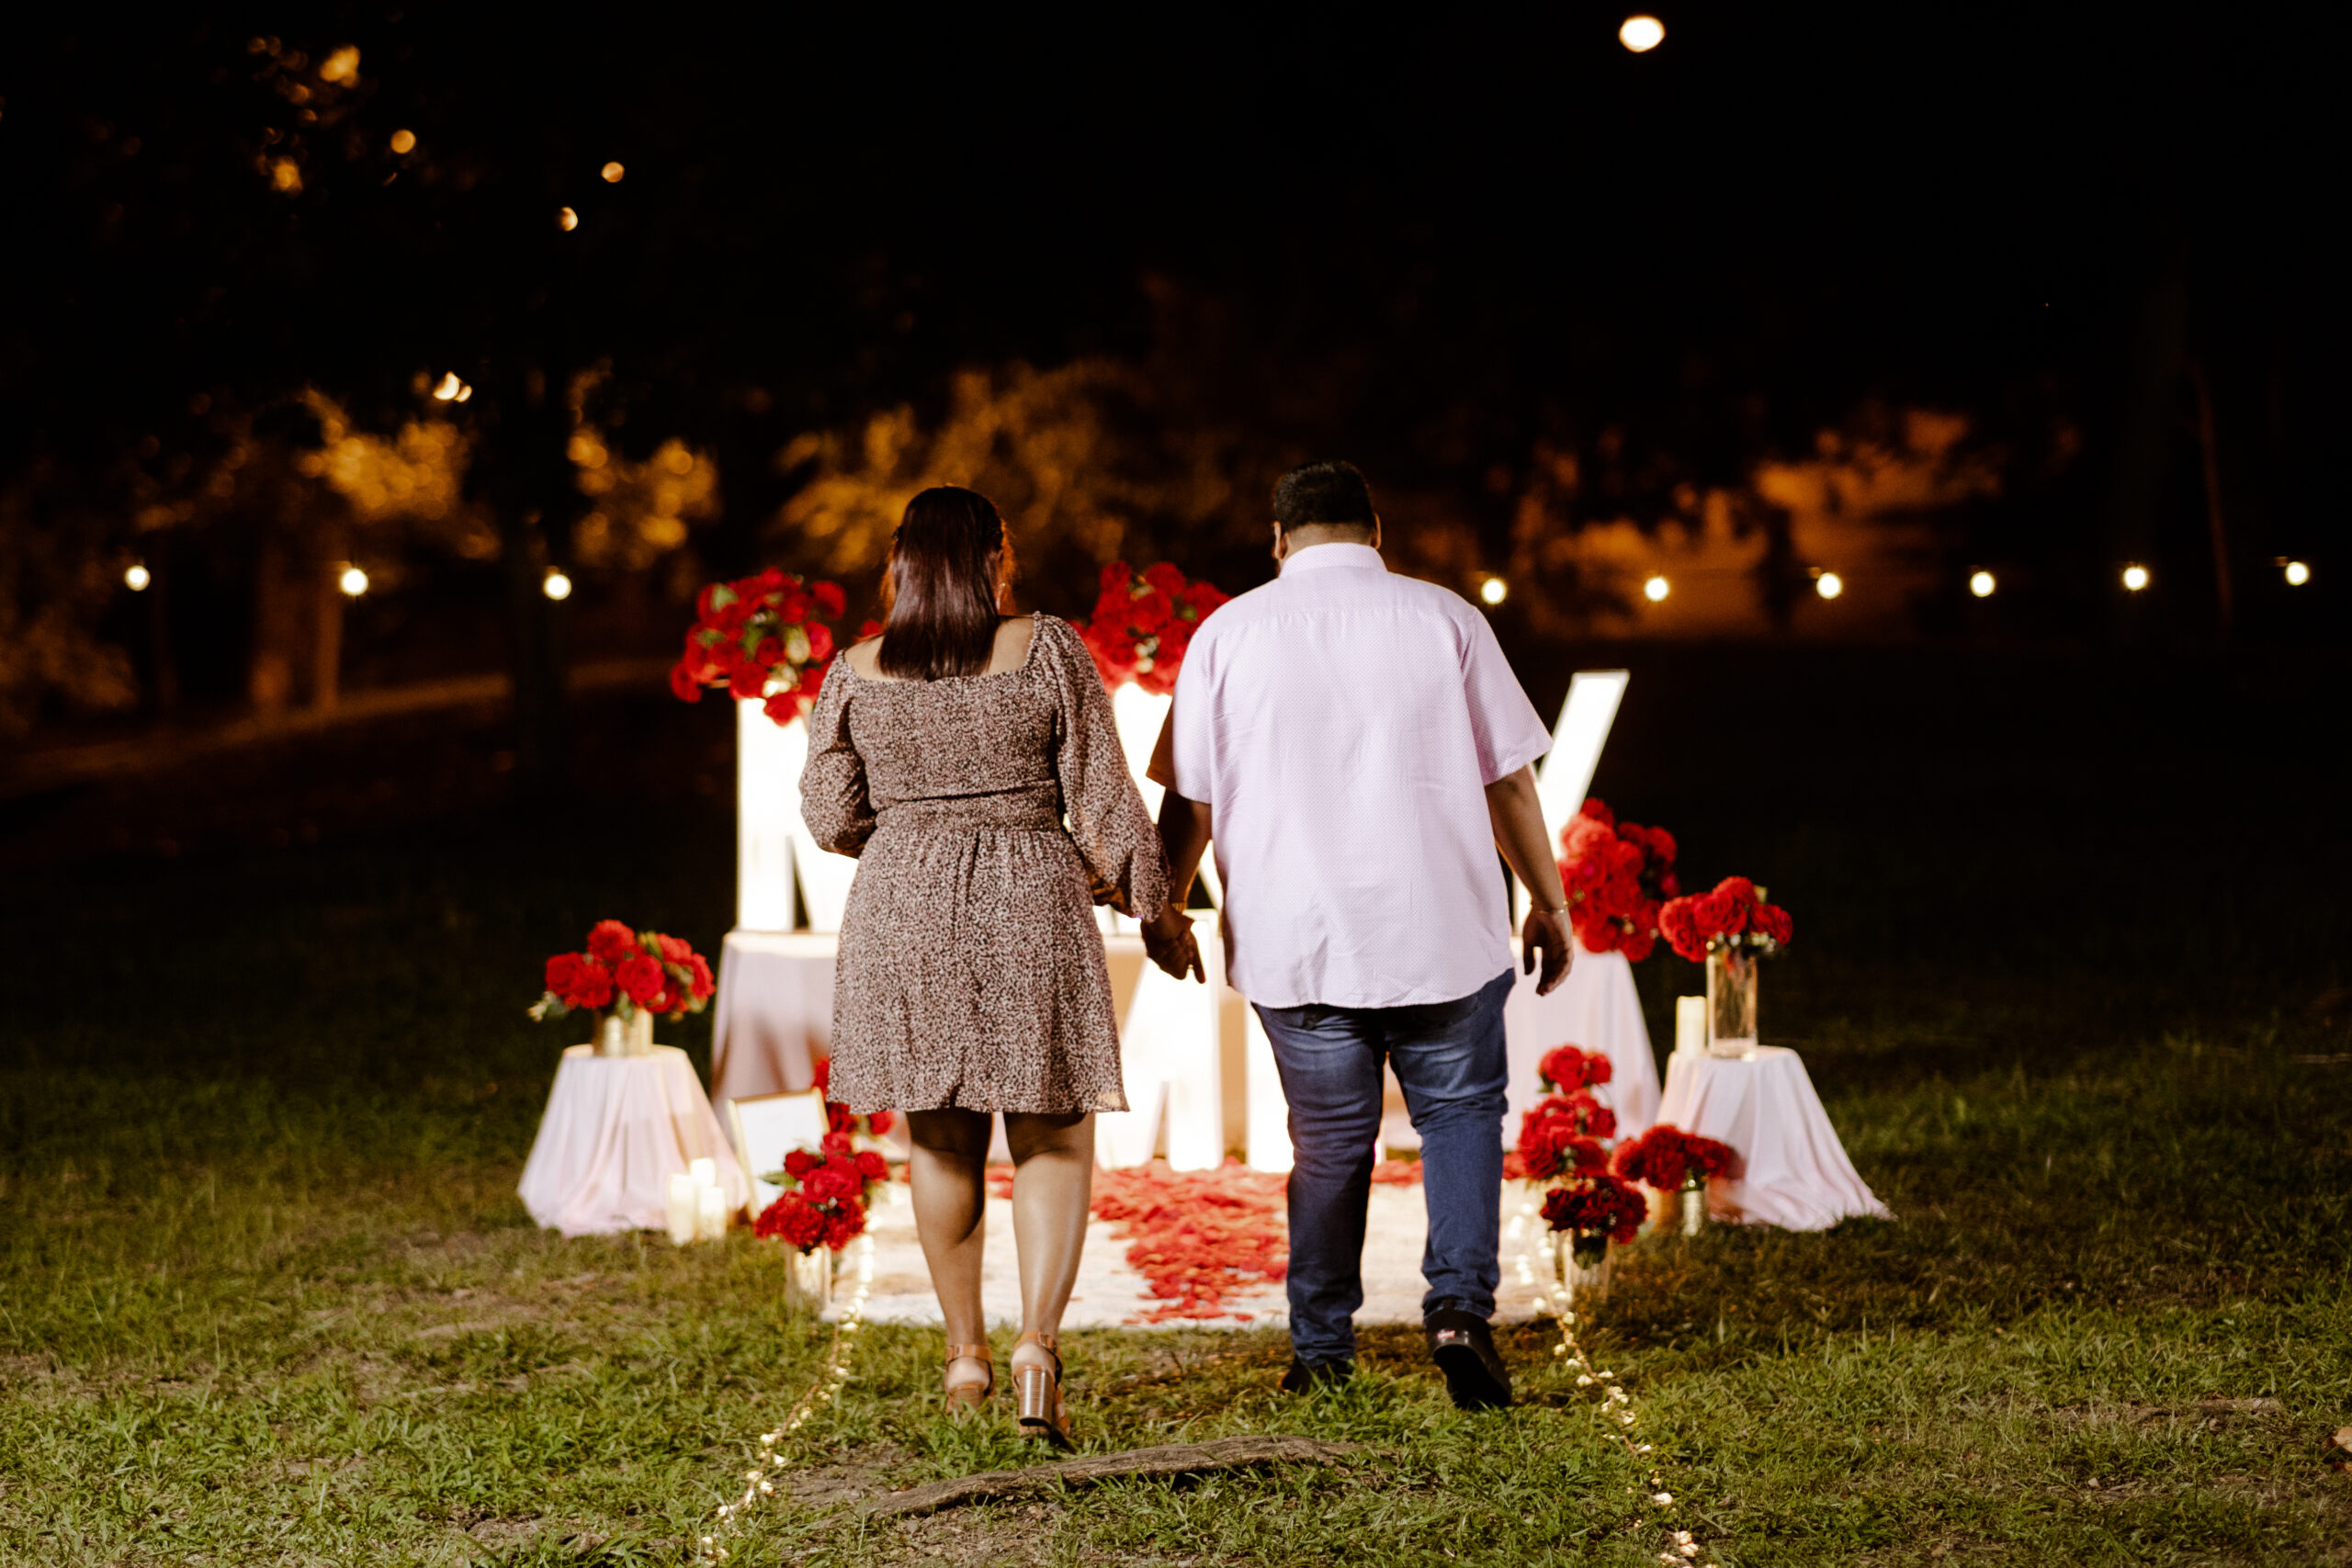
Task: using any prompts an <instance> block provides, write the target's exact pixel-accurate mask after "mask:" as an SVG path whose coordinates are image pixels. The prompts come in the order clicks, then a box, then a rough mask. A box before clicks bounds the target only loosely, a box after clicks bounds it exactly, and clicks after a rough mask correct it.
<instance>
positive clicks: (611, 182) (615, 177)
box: [596, 162, 628, 186]
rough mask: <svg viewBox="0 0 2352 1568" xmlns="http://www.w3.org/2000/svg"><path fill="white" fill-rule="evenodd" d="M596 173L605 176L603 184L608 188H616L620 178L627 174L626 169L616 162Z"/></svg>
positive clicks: (606, 165)
mask: <svg viewBox="0 0 2352 1568" xmlns="http://www.w3.org/2000/svg"><path fill="white" fill-rule="evenodd" d="M596 172H597V173H598V174H600V175H604V176H605V184H606V185H608V186H616V185H618V184H620V183H621V176H622V175H625V174H628V170H627V169H624V168H622V167H621V166H620V164H619V163H618V162H614V163H610V164H605V166H604V167H603V168H601V169H599V170H597V171H596Z"/></svg>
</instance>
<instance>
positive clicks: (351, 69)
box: [319, 43, 359, 82]
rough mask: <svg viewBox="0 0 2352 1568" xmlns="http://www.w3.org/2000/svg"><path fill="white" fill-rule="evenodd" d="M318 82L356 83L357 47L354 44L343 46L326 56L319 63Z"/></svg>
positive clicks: (357, 68)
mask: <svg viewBox="0 0 2352 1568" xmlns="http://www.w3.org/2000/svg"><path fill="white" fill-rule="evenodd" d="M319 80H320V81H322V82H356V81H358V80H359V49H358V46H357V45H356V44H348V43H347V44H345V45H344V46H343V47H342V48H341V49H338V50H336V51H334V53H333V54H330V55H328V56H327V57H326V58H325V59H324V60H322V61H321V62H319Z"/></svg>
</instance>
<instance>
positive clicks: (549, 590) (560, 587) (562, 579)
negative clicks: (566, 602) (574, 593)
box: [539, 566, 571, 599]
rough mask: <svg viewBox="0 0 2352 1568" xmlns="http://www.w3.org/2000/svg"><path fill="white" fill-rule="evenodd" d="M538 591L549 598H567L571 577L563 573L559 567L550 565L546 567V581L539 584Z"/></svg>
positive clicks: (569, 594)
mask: <svg viewBox="0 0 2352 1568" xmlns="http://www.w3.org/2000/svg"><path fill="white" fill-rule="evenodd" d="M539 592H542V593H545V594H546V595H547V596H548V598H550V599H569V598H571V579H570V578H568V577H566V576H564V575H563V569H562V568H561V567H560V566H551V567H549V568H548V578H547V581H545V582H542V583H540V584H539Z"/></svg>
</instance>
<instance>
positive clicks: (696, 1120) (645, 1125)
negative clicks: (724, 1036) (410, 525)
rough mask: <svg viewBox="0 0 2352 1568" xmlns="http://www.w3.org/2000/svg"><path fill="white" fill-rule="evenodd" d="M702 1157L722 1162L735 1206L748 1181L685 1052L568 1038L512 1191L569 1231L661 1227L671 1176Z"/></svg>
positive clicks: (724, 1184)
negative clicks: (599, 1050)
mask: <svg viewBox="0 0 2352 1568" xmlns="http://www.w3.org/2000/svg"><path fill="white" fill-rule="evenodd" d="M704 1157H707V1158H710V1159H712V1160H715V1161H717V1162H718V1185H719V1188H720V1190H722V1191H724V1192H725V1193H726V1194H727V1207H728V1210H729V1213H733V1212H734V1211H736V1210H740V1209H741V1208H742V1207H743V1205H744V1204H745V1203H746V1202H748V1201H750V1199H751V1195H752V1194H751V1188H750V1186H749V1184H748V1183H747V1182H746V1181H745V1179H744V1177H743V1172H742V1169H741V1167H740V1166H739V1165H738V1164H737V1163H736V1159H735V1155H734V1151H733V1150H732V1149H731V1148H730V1147H729V1145H728V1140H727V1137H726V1135H725V1134H724V1133H722V1132H721V1131H720V1129H719V1125H718V1117H717V1116H716V1115H714V1114H713V1113H712V1111H711V1109H710V1100H708V1099H707V1097H706V1096H705V1095H704V1094H703V1091H702V1080H701V1079H699V1078H697V1077H695V1069H694V1064H693V1063H692V1062H690V1061H688V1060H687V1059H686V1054H685V1053H684V1051H681V1050H679V1049H678V1048H677V1047H676V1046H674V1045H656V1046H655V1047H654V1048H653V1052H652V1054H651V1055H646V1056H599V1055H596V1052H595V1048H594V1046H589V1045H574V1046H572V1047H571V1049H570V1050H568V1051H566V1052H565V1053H564V1054H563V1065H562V1066H560V1067H558V1068H557V1069H556V1075H555V1087H554V1088H553V1089H550V1090H549V1091H548V1108H547V1113H546V1115H545V1116H543V1117H542V1118H541V1119H540V1122H539V1135H538V1137H537V1140H536V1141H535V1142H533V1144H532V1145H531V1157H530V1159H529V1160H528V1161H527V1162H526V1164H525V1165H524V1167H523V1180H522V1183H521V1185H520V1187H519V1188H518V1189H517V1190H518V1191H520V1192H521V1194H522V1196H523V1206H524V1207H525V1208H526V1209H528V1210H529V1211H530V1212H531V1218H533V1219H534V1220H537V1222H538V1223H539V1224H542V1225H544V1226H546V1227H548V1229H550V1230H559V1231H561V1232H562V1233H563V1234H564V1235H609V1234H611V1233H613V1232H616V1231H627V1230H661V1229H662V1228H663V1227H664V1226H665V1225H666V1224H668V1223H669V1208H668V1205H669V1194H670V1178H671V1177H672V1176H673V1175H677V1174H680V1173H683V1172H684V1170H685V1169H686V1168H687V1162H688V1161H690V1160H695V1159H699V1158H704Z"/></svg>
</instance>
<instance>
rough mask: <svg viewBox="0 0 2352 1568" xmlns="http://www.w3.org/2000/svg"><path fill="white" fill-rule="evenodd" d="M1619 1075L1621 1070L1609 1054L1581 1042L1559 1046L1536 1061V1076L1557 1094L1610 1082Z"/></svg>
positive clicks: (1571, 1092)
mask: <svg viewBox="0 0 2352 1568" xmlns="http://www.w3.org/2000/svg"><path fill="white" fill-rule="evenodd" d="M1616 1075H1617V1069H1616V1067H1615V1066H1614V1065H1613V1064H1611V1061H1610V1060H1609V1058H1608V1057H1606V1056H1604V1055H1601V1054H1600V1052H1598V1051H1588V1050H1586V1049H1584V1047H1582V1046H1580V1045H1555V1046H1554V1047H1552V1049H1550V1050H1549V1051H1546V1052H1544V1059H1543V1060H1542V1061H1540V1062H1537V1063H1536V1064H1535V1076H1536V1077H1539V1078H1541V1079H1542V1080H1543V1082H1544V1088H1545V1089H1550V1090H1551V1091H1552V1092H1553V1093H1554V1094H1574V1093H1576V1092H1577V1090H1578V1089H1589V1088H1590V1087H1592V1086H1593V1085H1595V1084H1604V1083H1607V1082H1608V1081H1609V1080H1610V1079H1611V1078H1612V1077H1616Z"/></svg>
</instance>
